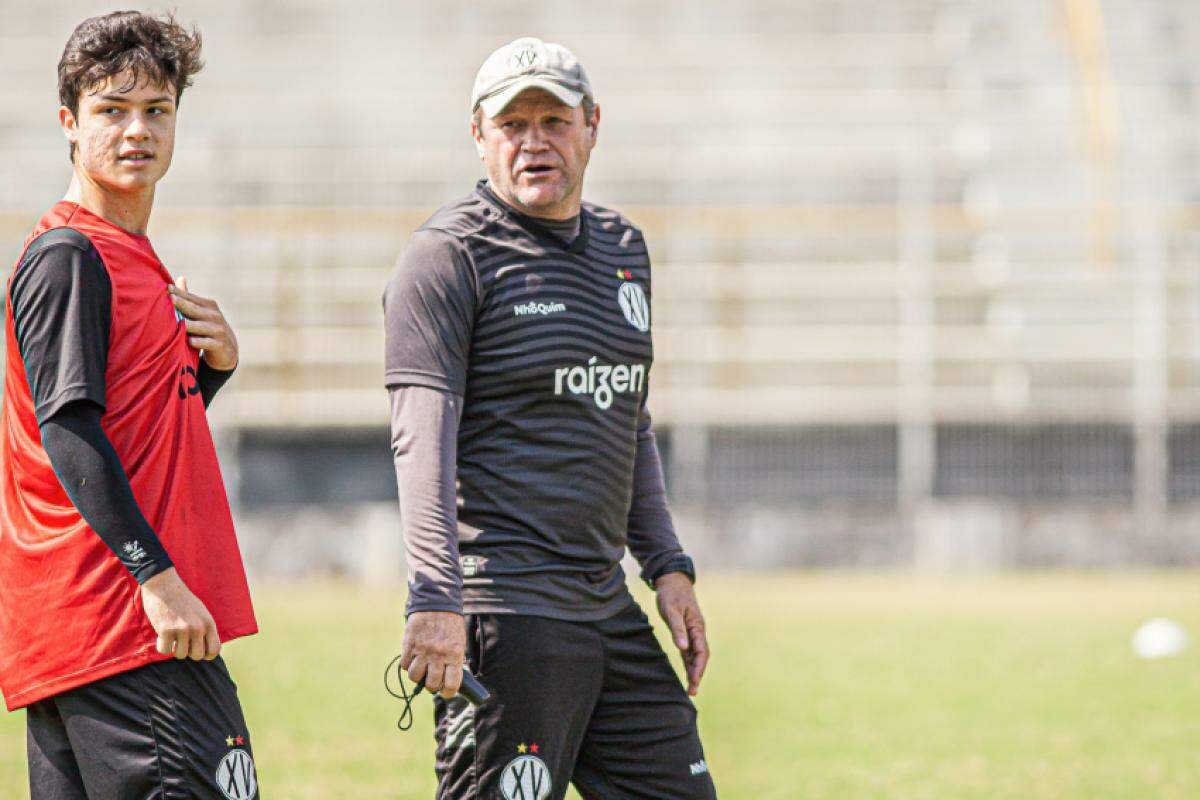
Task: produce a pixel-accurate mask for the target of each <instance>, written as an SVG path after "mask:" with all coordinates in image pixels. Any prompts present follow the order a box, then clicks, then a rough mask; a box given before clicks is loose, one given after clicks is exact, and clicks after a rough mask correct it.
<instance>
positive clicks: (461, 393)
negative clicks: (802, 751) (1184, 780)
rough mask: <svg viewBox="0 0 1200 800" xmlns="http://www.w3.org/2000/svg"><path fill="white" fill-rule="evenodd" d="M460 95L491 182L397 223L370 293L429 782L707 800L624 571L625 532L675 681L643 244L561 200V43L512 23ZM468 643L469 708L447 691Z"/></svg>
mask: <svg viewBox="0 0 1200 800" xmlns="http://www.w3.org/2000/svg"><path fill="white" fill-rule="evenodd" d="M472 110H473V113H474V119H473V122H472V126H471V130H472V134H473V137H474V140H475V144H476V147H477V149H478V152H479V155H480V158H481V159H482V160H483V162H484V165H485V167H486V171H487V180H486V181H482V182H480V184H479V185H478V186H477V187H476V189H475V191H474V192H472V193H471V194H470V195H468V196H466V197H465V198H463V199H461V200H459V201H457V202H454V203H452V204H450V205H448V206H446V207H444V208H442V209H441V210H439V211H438V212H437V213H436V214H434V216H433V217H432V218H431V219H430V220H429V221H428V222H426V223H425V224H424V225H423V226H422V227H421V228H420V230H418V231H417V232H416V233H415V234H414V235H413V237H412V240H411V242H410V243H409V246H408V248H407V249H406V251H405V252H404V254H403V255H402V256H401V258H400V260H399V263H398V264H397V267H396V270H395V272H394V273H393V275H392V278H391V281H390V282H389V284H388V287H387V291H386V293H385V295H384V311H385V317H386V325H387V377H386V382H387V385H388V387H389V390H390V393H391V404H392V445H393V451H394V454H395V461H396V470H397V479H398V483H399V489H400V506H401V514H402V519H403V523H402V524H403V528H404V536H405V541H406V546H407V551H408V557H409V567H410V580H409V602H408V609H407V613H408V624H407V626H406V627H405V631H404V650H403V658H402V661H401V663H402V665H403V666H404V668H405V669H406V670H407V671H408V674H409V676H410V678H412V679H413V680H414V681H416V680H420V679H424V680H425V685H426V686H428V687H429V688H430V689H433V690H440V692H441V695H442V697H439V698H437V699H436V701H435V703H436V719H437V739H438V749H437V771H438V776H439V790H438V796H439V797H440V798H446V799H449V798H464V799H465V798H476V797H480V798H484V797H486V798H494V797H503V798H506V800H517V799H518V798H519V799H520V800H546V798H551V797H553V798H561V797H563V796H564V794H565V792H566V790H567V785H568V783H574V785H575V786H576V788H577V789H578V790H579V792H580V793H581V794H582V795H583V796H584V797H586V798H615V797H620V798H655V800H664V798H689V799H690V798H712V797H715V794H716V792H715V789H714V787H713V782H712V779H711V777H710V776H709V774H708V765H707V763H706V762H705V760H704V752H703V749H702V748H701V745H700V738H699V735H698V733H697V729H696V711H695V708H694V706H693V705H692V703H691V701H690V700H689V699H688V696H687V693H686V692H685V691H684V689H683V687H682V686H681V685H680V683H679V680H678V678H676V676H675V674H674V672H673V671H672V669H671V665H670V663H669V662H668V659H667V656H666V654H665V653H664V652H663V650H662V648H661V647H660V646H659V644H658V641H657V639H656V638H655V636H654V633H653V630H652V629H651V627H650V624H649V622H648V621H647V619H646V616H645V615H644V614H643V613H642V611H641V609H640V608H638V606H637V604H636V603H635V602H634V601H633V598H632V597H631V595H630V594H629V591H628V588H627V587H626V585H625V576H624V573H623V572H622V570H621V567H620V560H621V558H622V555H623V553H624V552H625V548H626V546H628V547H629V549H630V551H631V552H632V553H633V555H634V556H635V557H636V558H637V559H638V561H639V562H640V564H641V568H642V577H643V578H644V579H645V580H647V581H648V582H650V584H651V585H652V586H653V587H654V588H655V589H656V591H657V598H658V606H659V611H660V612H661V613H662V615H663V617H664V619H666V621H667V622H668V624H669V626H670V628H671V632H672V637H673V639H674V641H675V645H676V647H678V648H679V649H680V651H681V652H682V654H683V658H684V662H685V665H686V667H687V677H688V692H690V693H691V694H695V693H696V691H697V688H698V686H699V684H700V679H701V676H702V675H703V672H704V668H705V664H706V662H707V660H708V643H707V640H706V637H705V631H704V620H703V618H702V616H701V614H700V608H699V605H698V604H697V602H696V596H695V594H694V593H693V591H692V580H693V578H694V572H693V569H692V564H691V560H690V559H689V558H688V557H687V556H685V555H684V554H683V550H682V548H681V547H680V545H679V541H678V539H677V538H676V536H675V532H674V529H673V527H672V524H671V517H670V512H669V510H668V509H667V505H666V494H665V491H664V488H663V476H662V469H661V466H660V462H659V456H658V449H657V446H656V444H655V440H654V434H653V432H652V430H651V426H650V416H649V414H648V413H647V411H646V391H647V385H648V384H647V377H648V373H649V370H650V364H651V361H652V348H651V338H650V314H649V293H650V259H649V256H648V254H647V251H646V245H645V241H644V240H643V238H642V234H641V232H640V231H639V230H638V229H637V228H636V227H634V226H633V225H632V224H631V223H630V222H629V221H628V220H626V219H625V218H624V217H622V216H621V215H620V214H617V213H615V212H613V211H609V210H607V209H603V208H600V207H598V206H595V205H592V204H589V203H582V201H581V195H582V190H583V176H584V170H585V168H586V167H587V163H588V159H589V156H590V154H591V151H592V148H593V147H594V146H595V143H596V134H597V130H598V127H599V122H600V111H599V108H597V107H596V105H595V103H594V100H593V97H592V90H591V86H590V84H589V82H588V78H587V75H586V73H585V72H584V70H583V68H582V66H580V64H579V63H578V61H577V60H576V59H575V57H574V56H573V55H571V53H570V52H568V51H567V50H566V49H565V48H563V47H560V46H558V45H554V44H547V43H544V42H542V41H541V40H539V39H534V38H525V39H518V40H517V41H514V42H512V43H511V44H509V45H506V46H505V47H502V48H500V49H499V50H497V51H496V52H495V53H493V54H492V55H491V56H490V57H489V58H488V59H487V61H486V62H485V63H484V65H483V67H482V68H481V69H480V71H479V74H478V76H477V78H476V80H475V88H474V92H473V97H472ZM464 613H465V624H464V618H463V615H464ZM464 651H465V654H466V657H467V660H468V662H469V665H470V668H471V670H472V671H473V672H474V673H475V674H476V675H478V676H479V678H480V680H481V682H482V683H483V684H484V685H485V686H486V687H487V688H488V689H489V690H490V691H491V693H492V696H493V698H494V699H493V700H492V701H490V702H488V703H485V704H484V705H482V706H481V707H479V708H473V707H471V706H469V705H468V704H467V703H466V702H465V701H464V700H463V699H462V698H461V697H454V695H455V693H456V691H457V690H458V688H459V685H460V681H461V679H462V665H463V660H464ZM446 698H453V699H446Z"/></svg>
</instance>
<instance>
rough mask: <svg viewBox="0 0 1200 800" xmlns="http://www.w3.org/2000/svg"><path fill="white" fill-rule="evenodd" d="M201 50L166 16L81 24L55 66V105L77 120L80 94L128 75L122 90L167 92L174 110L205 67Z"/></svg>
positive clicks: (134, 15)
mask: <svg viewBox="0 0 1200 800" xmlns="http://www.w3.org/2000/svg"><path fill="white" fill-rule="evenodd" d="M200 45H201V42H200V32H199V31H197V30H196V29H195V28H192V29H191V30H190V31H189V30H188V29H186V28H184V27H183V26H182V25H180V24H179V23H177V22H176V21H175V18H174V17H173V16H172V15H170V14H168V15H166V16H163V17H152V16H150V15H149V14H143V13H142V12H140V11H114V12H112V13H111V14H105V15H104V16H102V17H92V18H91V19H85V20H84V21H83V22H81V23H79V25H78V27H76V28H75V30H74V32H72V33H71V38H70V39H68V40H67V46H66V47H64V48H63V54H62V58H60V59H59V61H58V99H59V101H60V102H61V103H62V104H63V105H64V106H66V107H67V108H69V109H71V113H72V114H78V113H79V96H80V95H81V94H83V93H85V92H88V91H90V90H91V89H93V88H94V87H96V86H98V85H100V84H102V83H103V82H104V80H105V79H106V78H111V77H114V76H116V75H121V74H122V73H126V72H127V73H128V81H127V82H128V84H129V86H128V87H127V88H133V87H134V86H137V85H138V84H139V83H142V82H143V81H149V82H150V83H153V84H159V85H162V86H169V87H171V88H173V89H174V90H175V104H176V105H179V100H180V98H182V97H183V90H184V89H186V88H187V87H189V86H191V85H192V77H193V76H194V75H195V74H196V73H197V72H199V71H200V70H201V69H203V67H204V62H203V61H201V60H200ZM122 88H125V87H122ZM74 155H75V146H74V145H71V156H72V157H74Z"/></svg>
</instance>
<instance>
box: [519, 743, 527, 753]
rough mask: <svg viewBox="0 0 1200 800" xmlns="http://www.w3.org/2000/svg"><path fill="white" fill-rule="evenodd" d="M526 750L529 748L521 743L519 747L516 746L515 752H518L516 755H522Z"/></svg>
mask: <svg viewBox="0 0 1200 800" xmlns="http://www.w3.org/2000/svg"><path fill="white" fill-rule="evenodd" d="M528 749H529V748H528V747H526V746H525V743H524V742H521V743H520V744H519V745H517V752H518V753H524V752H525V751H526V750H528Z"/></svg>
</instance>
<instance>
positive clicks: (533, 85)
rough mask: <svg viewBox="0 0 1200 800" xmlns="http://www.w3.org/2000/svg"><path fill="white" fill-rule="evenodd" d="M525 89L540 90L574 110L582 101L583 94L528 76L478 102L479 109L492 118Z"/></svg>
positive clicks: (547, 80) (550, 81) (547, 79)
mask: <svg viewBox="0 0 1200 800" xmlns="http://www.w3.org/2000/svg"><path fill="white" fill-rule="evenodd" d="M526 89H542V90H543V91H547V92H549V93H550V94H552V95H554V96H555V97H557V98H558V99H559V100H561V101H563V103H564V104H566V105H568V106H570V107H571V108H575V107H576V106H578V105H579V103H580V102H581V101H582V100H583V92H577V91H575V90H574V89H568V88H567V87H565V86H563V85H562V84H561V83H555V82H554V81H552V80H550V79H549V78H540V77H537V76H532V75H531V76H530V77H528V78H522V79H521V80H519V81H517V82H516V83H514V84H513V85H512V86H509V87H507V88H505V89H502V90H500V91H499V92H496V93H495V94H494V95H491V96H490V97H485V98H483V99H482V100H480V101H479V107H480V108H482V109H483V113H484V114H487V115H488V116H489V117H494V116H496V115H497V114H499V113H500V112H501V111H503V110H504V109H505V108H506V107H507V106H508V104H509V103H511V102H512V101H513V100H516V99H517V95H519V94H520V93H521V92H523V91H525V90H526Z"/></svg>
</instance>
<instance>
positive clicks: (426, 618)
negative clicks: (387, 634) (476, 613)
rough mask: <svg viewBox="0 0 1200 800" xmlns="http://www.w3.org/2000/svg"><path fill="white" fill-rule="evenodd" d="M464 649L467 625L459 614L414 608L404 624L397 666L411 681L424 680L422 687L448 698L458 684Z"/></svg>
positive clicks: (454, 691)
mask: <svg viewBox="0 0 1200 800" xmlns="http://www.w3.org/2000/svg"><path fill="white" fill-rule="evenodd" d="M466 652H467V628H466V624H465V623H464V622H463V617H462V615H461V614H455V613H453V612H451V611H415V612H413V613H412V614H409V615H408V623H407V624H406V625H405V626H404V647H403V650H402V652H401V657H400V666H401V667H403V668H404V669H406V670H407V671H408V677H409V678H411V679H412V681H413V682H414V683H416V682H418V681H420V680H421V679H422V678H424V679H425V688H427V689H429V690H431V691H434V692H441V695H442V697H444V698H446V699H447V700H449V699H450V698H451V697H454V695H456V694H458V688H459V686H461V685H462V676H463V660H464V657H465V655H466Z"/></svg>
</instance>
